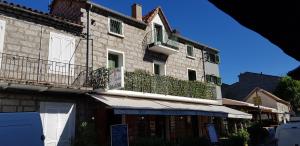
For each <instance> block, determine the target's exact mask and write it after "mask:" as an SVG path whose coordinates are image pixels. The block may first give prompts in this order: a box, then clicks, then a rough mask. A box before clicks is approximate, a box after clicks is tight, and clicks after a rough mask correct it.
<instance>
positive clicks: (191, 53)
mask: <svg viewBox="0 0 300 146" xmlns="http://www.w3.org/2000/svg"><path fill="white" fill-rule="evenodd" d="M186 52H187V56H189V57H195V55H194V47H193V46H190V45H187V47H186Z"/></svg>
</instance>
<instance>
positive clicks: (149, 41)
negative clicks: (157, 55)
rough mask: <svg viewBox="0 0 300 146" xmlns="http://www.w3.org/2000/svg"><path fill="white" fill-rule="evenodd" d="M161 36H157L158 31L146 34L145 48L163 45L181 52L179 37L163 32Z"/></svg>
mask: <svg viewBox="0 0 300 146" xmlns="http://www.w3.org/2000/svg"><path fill="white" fill-rule="evenodd" d="M161 33H162V34H161V36H157V32H156V31H149V32H148V33H146V35H145V37H144V40H143V46H144V47H150V46H153V45H163V46H166V47H169V48H172V49H174V50H179V42H178V39H177V37H176V36H175V35H174V34H173V33H172V32H167V31H162V32H161Z"/></svg>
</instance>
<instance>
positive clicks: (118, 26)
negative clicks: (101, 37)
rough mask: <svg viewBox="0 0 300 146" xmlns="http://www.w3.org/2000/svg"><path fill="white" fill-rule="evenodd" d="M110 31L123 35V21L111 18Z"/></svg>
mask: <svg viewBox="0 0 300 146" xmlns="http://www.w3.org/2000/svg"><path fill="white" fill-rule="evenodd" d="M110 32H113V33H117V34H121V35H122V22H120V21H117V20H113V19H110Z"/></svg>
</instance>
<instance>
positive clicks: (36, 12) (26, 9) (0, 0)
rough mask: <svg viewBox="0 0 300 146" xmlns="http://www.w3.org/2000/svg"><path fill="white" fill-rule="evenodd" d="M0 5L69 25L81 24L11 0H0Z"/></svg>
mask: <svg viewBox="0 0 300 146" xmlns="http://www.w3.org/2000/svg"><path fill="white" fill-rule="evenodd" d="M0 6H1V7H5V8H12V9H17V10H21V11H23V12H25V13H30V14H32V15H34V16H38V17H43V18H46V19H51V20H54V21H58V22H64V23H67V24H69V25H81V23H79V22H75V21H71V20H68V19H65V18H63V17H59V16H55V15H52V14H49V13H46V12H43V11H39V10H36V9H32V8H29V7H26V6H23V5H19V4H15V3H12V2H8V1H3V0H0ZM22 14H23V13H20V15H22Z"/></svg>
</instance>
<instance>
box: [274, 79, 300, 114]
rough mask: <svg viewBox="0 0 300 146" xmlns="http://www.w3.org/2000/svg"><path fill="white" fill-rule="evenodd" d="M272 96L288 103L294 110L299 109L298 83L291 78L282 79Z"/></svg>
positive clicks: (299, 93)
mask: <svg viewBox="0 0 300 146" xmlns="http://www.w3.org/2000/svg"><path fill="white" fill-rule="evenodd" d="M274 94H275V95H276V96H278V97H280V98H282V99H283V100H286V101H289V102H290V103H291V104H292V106H293V108H294V109H296V108H297V107H300V81H297V80H293V79H292V78H291V77H284V78H282V79H281V80H280V82H279V84H278V86H277V88H276V89H275V92H274Z"/></svg>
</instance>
